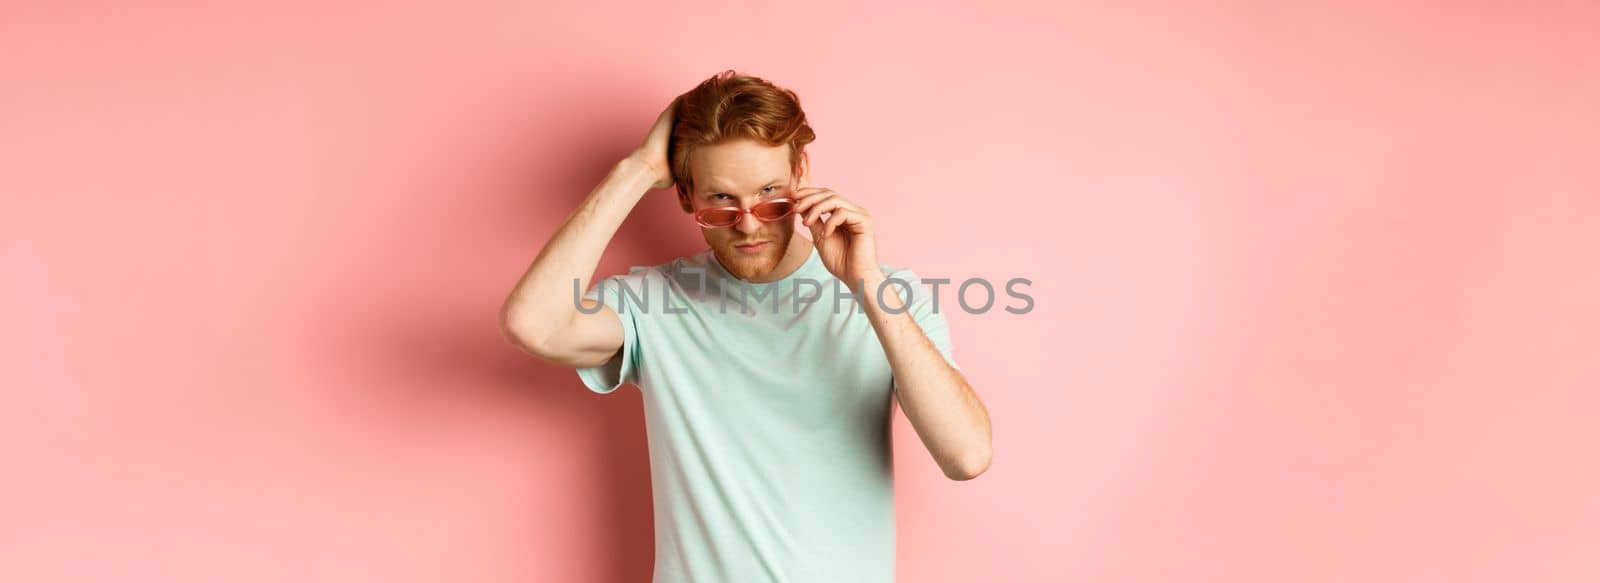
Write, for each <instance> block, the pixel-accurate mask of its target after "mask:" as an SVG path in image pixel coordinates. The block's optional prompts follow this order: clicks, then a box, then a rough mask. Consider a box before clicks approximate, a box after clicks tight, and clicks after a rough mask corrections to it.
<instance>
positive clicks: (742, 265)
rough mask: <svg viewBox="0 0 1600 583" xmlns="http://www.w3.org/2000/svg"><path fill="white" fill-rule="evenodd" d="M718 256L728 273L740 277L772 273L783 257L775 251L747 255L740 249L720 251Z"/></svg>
mask: <svg viewBox="0 0 1600 583" xmlns="http://www.w3.org/2000/svg"><path fill="white" fill-rule="evenodd" d="M717 256H718V257H719V258H720V259H722V265H723V266H724V267H726V268H727V269H728V273H731V274H733V276H734V277H737V278H739V279H752V278H757V277H761V276H763V275H766V274H768V273H771V272H772V270H773V269H775V268H777V267H778V260H779V259H782V258H783V256H782V255H778V254H774V253H762V254H760V255H747V254H744V253H740V252H739V251H738V250H723V251H718V252H717Z"/></svg>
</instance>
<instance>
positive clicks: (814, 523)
mask: <svg viewBox="0 0 1600 583" xmlns="http://www.w3.org/2000/svg"><path fill="white" fill-rule="evenodd" d="M882 268H883V272H884V273H885V274H887V275H888V276H889V277H890V278H893V279H896V280H900V281H903V282H905V285H900V284H896V285H894V286H892V287H886V288H885V289H884V294H885V296H886V297H887V294H890V293H898V294H900V297H901V298H902V300H903V301H904V302H905V303H904V304H902V305H905V306H908V309H909V311H910V313H911V314H912V315H913V318H914V319H915V320H916V322H917V323H918V324H919V325H920V326H921V327H922V329H923V331H924V332H925V333H926V334H927V335H928V338H929V339H930V340H931V341H932V343H933V345H934V346H935V347H937V348H938V350H939V352H940V353H941V354H942V355H943V356H944V357H945V360H946V361H947V362H950V363H951V365H952V366H954V365H955V361H954V360H953V359H952V358H951V355H950V354H951V352H950V350H951V348H950V336H949V332H948V328H947V327H946V324H945V319H944V315H943V312H944V309H945V308H946V306H938V309H937V310H935V309H934V308H935V302H936V299H935V298H934V297H933V295H934V294H933V293H931V290H930V288H929V286H928V285H927V284H926V283H924V282H923V281H922V280H921V279H920V278H918V277H917V275H916V274H915V273H914V272H912V271H910V270H896V269H894V268H891V267H889V266H887V265H884V266H882ZM624 285H626V288H624V287H623V286H624ZM602 289H603V291H604V293H603V294H602V293H601V290H602ZM908 292H909V293H908ZM865 293H876V290H873V289H868V290H866V291H865ZM797 294H798V297H797ZM908 296H909V297H908ZM584 297H585V298H588V299H592V300H594V299H597V300H599V301H601V302H602V303H604V304H605V305H607V306H609V307H611V309H612V310H613V311H615V312H616V313H617V315H618V317H619V318H620V319H621V321H622V328H623V330H624V334H623V336H624V340H623V343H622V350H620V351H619V352H618V354H617V356H616V357H614V358H612V359H611V362H609V363H607V364H605V365H602V366H599V367H594V368H583V369H578V376H579V377H580V378H582V379H583V383H584V385H586V386H587V387H588V388H589V389H590V390H592V391H594V392H597V393H610V392H612V391H615V390H616V389H617V387H619V386H620V385H621V384H623V383H632V384H634V385H635V386H637V387H638V388H639V391H640V393H641V394H642V396H643V402H644V409H645V425H646V434H647V436H648V439H649V450H650V474H651V482H652V487H653V492H652V497H653V500H654V505H655V540H656V544H655V554H656V559H655V572H654V577H653V579H652V581H653V583H688V582H693V583H722V582H726V583H763V582H774V583H776V582H784V583H812V582H826V583H891V582H893V581H894V568H895V563H894V562H895V516H894V472H893V457H892V449H891V447H890V421H891V417H890V412H891V409H890V405H891V399H892V398H893V396H892V391H893V390H894V387H895V386H896V385H895V383H894V379H893V378H892V375H891V370H890V368H889V361H888V359H887V358H886V357H885V355H884V351H883V347H882V345H881V344H880V343H879V342H878V338H877V336H876V334H875V333H874V332H873V329H872V325H871V323H870V322H869V321H868V320H867V316H866V313H865V312H864V311H863V308H862V307H861V306H860V305H859V303H858V302H857V301H856V300H855V299H853V298H852V297H851V296H850V295H849V289H848V288H847V287H845V286H844V285H843V282H840V281H839V280H838V279H837V278H835V277H833V275H832V274H831V273H829V272H828V270H827V268H826V267H824V266H823V265H822V260H821V257H820V256H818V254H817V251H816V250H815V249H814V248H813V249H812V251H811V255H810V257H809V258H807V259H806V261H805V263H804V264H803V265H801V266H800V268H799V269H797V270H795V272H794V273H791V274H789V276H787V277H785V278H784V279H782V280H779V281H775V282H770V283H759V284H758V283H750V282H747V281H744V280H741V279H738V278H736V277H734V276H733V275H732V274H730V273H728V271H727V270H726V269H725V268H723V267H722V264H721V263H720V262H718V261H717V260H716V258H715V256H714V255H713V254H712V252H711V250H709V249H707V250H705V251H702V252H700V253H698V254H696V255H694V256H692V257H685V258H679V259H677V260H674V261H672V262H669V263H665V264H662V265H658V266H655V267H652V268H649V269H645V270H637V271H635V272H633V273H629V274H627V275H619V276H612V277H608V278H605V279H602V280H601V281H600V282H598V283H596V285H595V286H594V287H593V288H591V289H590V290H589V292H588V293H587V294H585V296H584ZM812 298H815V299H814V300H812V301H808V300H811V299H812ZM596 309H598V308H596Z"/></svg>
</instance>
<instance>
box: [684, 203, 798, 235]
mask: <svg viewBox="0 0 1600 583" xmlns="http://www.w3.org/2000/svg"><path fill="white" fill-rule="evenodd" d="M794 204H795V200H794V199H792V198H789V197H787V196H786V197H783V198H774V199H772V200H768V201H763V202H761V203H760V204H757V205H755V206H752V207H750V210H745V209H742V208H739V207H736V206H723V207H717V208H709V209H700V210H697V211H695V212H694V222H696V223H700V226H702V227H705V228H707V229H716V228H721V227H732V226H734V225H737V224H739V221H742V220H744V214H745V213H750V214H752V215H755V217H756V218H757V219H760V220H761V221H762V222H766V223H770V222H772V221H776V220H778V219H781V218H784V217H787V216H789V215H790V214H791V213H793V212H794Z"/></svg>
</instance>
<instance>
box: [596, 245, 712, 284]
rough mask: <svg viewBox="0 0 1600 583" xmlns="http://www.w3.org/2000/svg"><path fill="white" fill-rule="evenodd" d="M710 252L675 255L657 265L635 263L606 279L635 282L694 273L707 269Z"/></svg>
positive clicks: (666, 278) (673, 277)
mask: <svg viewBox="0 0 1600 583" xmlns="http://www.w3.org/2000/svg"><path fill="white" fill-rule="evenodd" d="M710 253H711V251H710V250H709V249H708V250H705V251H701V252H699V253H694V254H691V255H684V256H680V257H674V258H672V259H671V260H669V261H666V262H664V263H658V264H655V265H634V266H630V267H628V271H627V272H625V273H617V274H613V275H610V276H607V277H606V278H605V279H609V280H616V281H622V282H626V283H635V284H637V283H644V282H647V281H661V280H668V279H676V278H678V277H681V276H683V275H684V274H685V273H689V274H694V273H697V272H699V271H702V270H705V269H706V268H707V263H706V262H707V261H708V258H707V256H708V255H709V254H710Z"/></svg>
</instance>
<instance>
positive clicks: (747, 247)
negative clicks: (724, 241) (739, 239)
mask: <svg viewBox="0 0 1600 583" xmlns="http://www.w3.org/2000/svg"><path fill="white" fill-rule="evenodd" d="M769 244H771V242H770V241H757V242H755V243H739V244H737V245H734V246H733V248H734V249H738V250H739V252H740V253H759V252H761V251H762V250H764V249H766V248H767V245H769Z"/></svg>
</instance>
